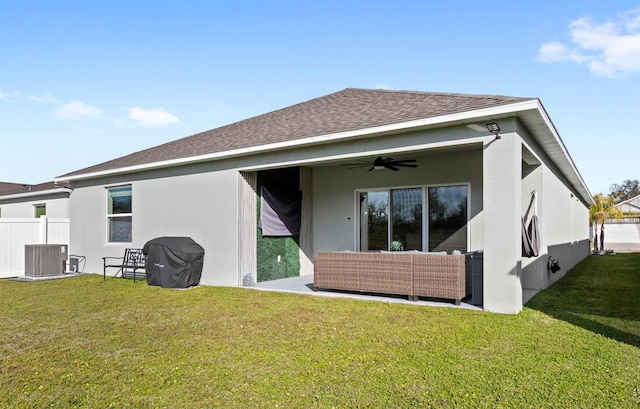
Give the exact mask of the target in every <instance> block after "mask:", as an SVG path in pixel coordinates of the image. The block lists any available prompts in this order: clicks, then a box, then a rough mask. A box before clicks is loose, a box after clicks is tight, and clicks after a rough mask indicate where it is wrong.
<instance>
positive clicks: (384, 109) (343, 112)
mask: <svg viewBox="0 0 640 409" xmlns="http://www.w3.org/2000/svg"><path fill="white" fill-rule="evenodd" d="M532 99H535V98H518V97H507V96H500V95H469V94H450V93H433V92H418V91H390V90H379V89H375V90H370V89H355V88H347V89H345V90H342V91H339V92H336V93H333V94H329V95H325V96H323V97H319V98H315V99H312V100H309V101H306V102H302V103H299V104H295V105H292V106H289V107H286V108H282V109H279V110H276V111H273V112H269V113H266V114H263V115H259V116H256V117H252V118H248V119H245V120H242V121H240V122H235V123H232V124H229V125H225V126H222V127H219V128H215V129H212V130H209V131H205V132H202V133H198V134H195V135H192V136H188V137H185V138H182V139H178V140H175V141H172V142H168V143H165V144H162V145H159V146H155V147H152V148H149V149H145V150H142V151H139V152H135V153H132V154H130V155H127V156H123V157H120V158H117V159H114V160H111V161H108V162H104V163H101V164H98V165H94V166H91V167H88V168H85V169H81V170H78V171H75V172H71V173H68V174H66V175H63V176H60V177H61V178H64V177H65V176H67V177H68V176H77V175H82V174H86V173H93V172H101V171H109V170H114V169H119V168H125V167H129V166H136V165H144V164H149V163H154V162H161V161H166V160H173V159H181V158H188V157H191V156H198V155H205V154H211V153H218V152H224V151H229V150H234V149H241V148H248V147H253V146H259V145H265V144H271V143H277V142H286V141H294V140H298V139H303V138H308V137H312V136H319V135H328V134H332V133H337V132H344V131H352V130H358V129H364V128H369V127H374V126H382V125H388V124H393V123H400V122H405V121H410V120H415V119H422V118H430V117H437V116H441V115H447V114H454V113H460V112H465V111H471V110H477V109H483V108H491V107H496V106H500V105H506V104H512V103H517V102H522V101H529V100H532Z"/></svg>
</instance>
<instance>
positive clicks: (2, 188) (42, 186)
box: [0, 182, 69, 197]
mask: <svg viewBox="0 0 640 409" xmlns="http://www.w3.org/2000/svg"><path fill="white" fill-rule="evenodd" d="M65 188H66V189H68V188H69V187H68V186H67V185H66V184H64V183H56V182H45V183H38V184H36V185H29V184H21V183H7V182H0V197H2V196H11V195H18V194H23V193H35V192H44V191H47V190H54V189H65Z"/></svg>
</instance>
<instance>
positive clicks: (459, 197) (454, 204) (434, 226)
mask: <svg viewBox="0 0 640 409" xmlns="http://www.w3.org/2000/svg"><path fill="white" fill-rule="evenodd" d="M467 196H468V193H467V186H466V185H458V186H437V187H430V188H428V201H429V251H446V252H447V253H450V252H451V251H453V250H459V251H466V250H467Z"/></svg>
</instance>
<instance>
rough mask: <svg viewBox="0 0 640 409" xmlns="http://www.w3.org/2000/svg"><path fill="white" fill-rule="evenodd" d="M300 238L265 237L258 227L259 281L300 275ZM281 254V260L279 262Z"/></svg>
mask: <svg viewBox="0 0 640 409" xmlns="http://www.w3.org/2000/svg"><path fill="white" fill-rule="evenodd" d="M298 248H299V238H298V236H293V237H264V236H262V230H260V229H258V243H257V249H256V250H257V260H258V282H261V281H270V280H276V279H278V278H287V277H297V276H299V275H300V256H299V250H298ZM278 256H280V262H278Z"/></svg>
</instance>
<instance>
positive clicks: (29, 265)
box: [24, 244, 68, 277]
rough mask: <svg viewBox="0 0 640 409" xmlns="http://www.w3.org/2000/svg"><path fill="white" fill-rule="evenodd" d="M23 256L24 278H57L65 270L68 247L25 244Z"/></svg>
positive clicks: (64, 245)
mask: <svg viewBox="0 0 640 409" xmlns="http://www.w3.org/2000/svg"><path fill="white" fill-rule="evenodd" d="M24 256H25V257H24V258H25V262H24V269H25V275H26V276H30V277H50V276H59V275H62V274H64V273H65V270H66V263H67V256H68V246H67V245H66V244H26V245H25V246H24Z"/></svg>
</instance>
